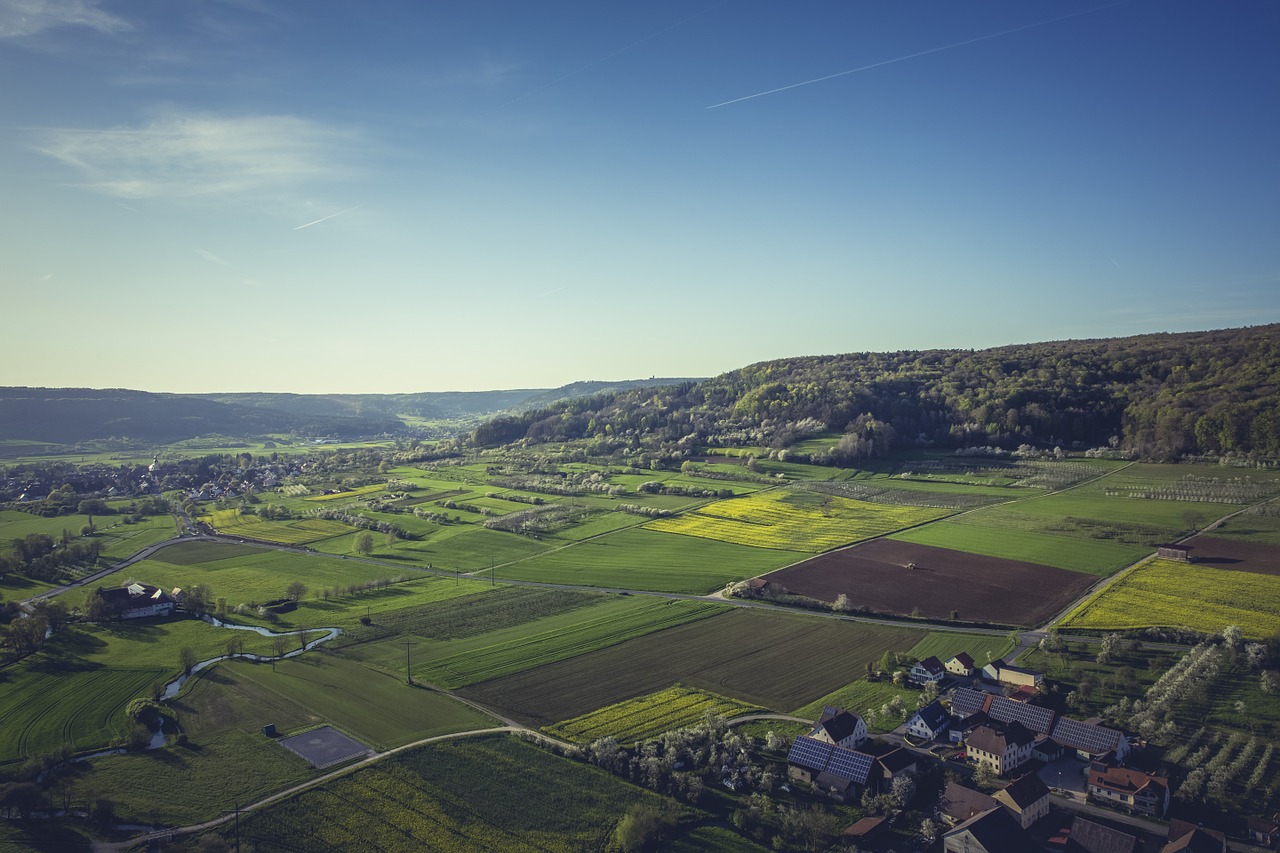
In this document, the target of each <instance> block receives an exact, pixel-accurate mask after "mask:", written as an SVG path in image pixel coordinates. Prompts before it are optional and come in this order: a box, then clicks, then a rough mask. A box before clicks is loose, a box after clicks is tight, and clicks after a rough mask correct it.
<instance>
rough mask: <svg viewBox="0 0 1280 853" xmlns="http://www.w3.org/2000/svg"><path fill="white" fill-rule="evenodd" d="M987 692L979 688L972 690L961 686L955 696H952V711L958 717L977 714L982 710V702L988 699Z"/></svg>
mask: <svg viewBox="0 0 1280 853" xmlns="http://www.w3.org/2000/svg"><path fill="white" fill-rule="evenodd" d="M986 698H987V694H985V693H980V692H978V691H977V690H970V689H969V688H967V687H961V688H959V689H958V690H956V693H955V695H954V696H952V697H951V713H952V714H953V715H954V716H957V717H967V716H969V715H970V714H976V713H977V712H978V711H981V710H982V703H983V702H984V701H986Z"/></svg>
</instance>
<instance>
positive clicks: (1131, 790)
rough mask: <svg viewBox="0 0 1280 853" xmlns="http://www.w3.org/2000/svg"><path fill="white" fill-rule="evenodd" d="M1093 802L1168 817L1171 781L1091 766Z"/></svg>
mask: <svg viewBox="0 0 1280 853" xmlns="http://www.w3.org/2000/svg"><path fill="white" fill-rule="evenodd" d="M1088 790H1089V793H1088V796H1089V799H1091V800H1094V801H1095V802H1100V803H1106V804H1108V805H1112V806H1122V807H1124V808H1127V809H1129V810H1130V811H1133V812H1136V813H1138V814H1144V815H1150V816H1152V817H1164V813H1165V812H1166V811H1168V809H1169V780H1168V779H1167V778H1165V777H1164V776H1156V775H1153V774H1150V773H1143V772H1142V771H1141V770H1134V769H1131V768H1126V767H1108V766H1107V765H1106V764H1103V763H1102V762H1100V761H1095V762H1093V763H1092V764H1090V765H1089V789H1088Z"/></svg>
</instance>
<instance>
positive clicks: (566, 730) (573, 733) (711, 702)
mask: <svg viewBox="0 0 1280 853" xmlns="http://www.w3.org/2000/svg"><path fill="white" fill-rule="evenodd" d="M759 710H761V709H760V708H758V707H757V706H755V705H750V704H748V703H746V702H739V701H737V700H736V699H729V698H726V697H724V696H717V695H716V694H714V693H708V692H707V691H705V690H694V689H691V688H688V687H671V688H669V689H667V690H660V691H658V692H657V693H651V694H649V695H648V696H639V697H637V698H635V699H629V700H627V701H625V702H619V703H617V704H616V705H609V706H608V707H605V708H601V709H599V710H598V711H592V712H591V713H589V714H583V715H581V716H579V717H574V718H573V719H572V720H565V721H564V722H562V723H557V724H556V725H554V726H548V727H547V729H546V731H547V733H548V734H550V735H554V736H555V737H558V738H563V739H564V740H570V741H576V742H577V743H590V742H591V741H593V740H595V739H596V738H600V737H606V736H609V737H614V738H617V740H618V742H619V743H632V742H635V741H639V740H645V739H646V738H651V737H656V736H658V735H660V734H662V733H663V732H669V731H673V730H675V729H680V728H686V727H689V726H693V725H697V724H698V723H701V722H702V721H703V720H704V719H705V718H706V716H707V715H708V714H714V715H716V716H718V717H726V718H730V717H739V716H742V715H743V714H749V713H751V712H752V711H759Z"/></svg>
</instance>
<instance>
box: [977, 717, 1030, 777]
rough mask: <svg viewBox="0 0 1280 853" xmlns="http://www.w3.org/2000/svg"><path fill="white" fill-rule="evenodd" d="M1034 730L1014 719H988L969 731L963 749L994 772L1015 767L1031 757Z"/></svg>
mask: <svg viewBox="0 0 1280 853" xmlns="http://www.w3.org/2000/svg"><path fill="white" fill-rule="evenodd" d="M1035 740H1036V736H1035V733H1034V732H1032V731H1031V730H1029V729H1028V728H1027V727H1026V726H1024V725H1022V724H1021V723H1018V722H1012V723H1007V724H1001V723H989V724H987V725H981V726H978V727H977V728H975V729H974V730H973V731H971V732H969V734H968V736H967V737H965V741H964V743H965V749H966V751H967V752H968V753H969V757H970V758H971V759H973V760H974V761H976V762H977V763H978V764H985V765H987V766H988V767H990V768H991V769H992V771H994V772H995V774H996V775H997V776H1004V775H1006V774H1008V773H1012V772H1013V771H1014V770H1017V769H1018V768H1019V767H1021V766H1022V765H1023V764H1025V763H1026V762H1027V760H1028V759H1029V758H1031V745H1032V744H1033V743H1035Z"/></svg>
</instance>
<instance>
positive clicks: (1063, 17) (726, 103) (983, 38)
mask: <svg viewBox="0 0 1280 853" xmlns="http://www.w3.org/2000/svg"><path fill="white" fill-rule="evenodd" d="M1132 2H1133V0H1120V2H1119V3H1111V4H1108V5H1106V6H1096V7H1094V8H1092V9H1082V10H1080V11H1079V12H1069V13H1068V14H1066V15H1059V16H1058V17H1056V18H1049V19H1048V20H1044V21H1036V22H1035V23H1032V24H1023V25H1022V26H1020V27H1014V28H1012V29H1008V30H1001V31H1000V32H998V33H989V34H987V35H985V36H977V37H975V38H971V39H965V40H964V41H958V42H955V43H954V44H944V45H942V46H941V47H931V48H929V49H928V50H921V51H918V52H916V53H908V54H907V55H906V56H899V57H896V58H894V59H886V60H884V61H883V62H873V63H871V64H870V65H863V66H862V67H860V68H850V69H849V70H848V71H838V72H836V73H835V74H828V75H827V76H825V77H815V78H814V79H812V80H804V81H802V82H800V83H792V84H791V85H789V86H779V87H778V88H776V89H766V90H765V91H763V92H756V93H755V94H754V95H743V96H742V97H741V98H734V99H733V100H731V101H721V102H720V103H718V104H712V105H711V106H709V107H707V108H706V109H709V110H714V109H716V108H717V107H727V106H729V104H736V103H739V102H741V101H750V100H751V99H753V98H763V97H764V96H765V95H775V94H777V93H778V92H785V91H787V90H788V89H799V88H800V87H801V86H812V85H813V84H814V83H822V82H824V81H826V80H834V79H835V78H837V77H845V76H847V75H849V74H857V73H858V72H859V71H870V70H871V69H872V68H880V67H881V66H884V65H893V64H894V63H895V62H905V61H906V60H908V59H915V58H916V57H918V56H928V55H929V54H931V53H941V52H942V51H944V50H951V49H952V48H957V47H964V46H965V45H967V44H976V43H977V42H980V41H986V40H988V39H993V38H999V37H1000V36H1007V35H1010V34H1011V33H1020V32H1022V31H1023V30H1030V29H1034V28H1035V27H1043V26H1047V25H1049V24H1056V23H1057V22H1058V21H1065V20H1067V19H1068V18H1078V17H1080V16H1081V15H1090V14H1093V13H1094V12H1101V11H1102V10H1104V9H1111V8H1113V7H1115V6H1123V5H1125V4H1126V3H1132Z"/></svg>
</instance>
